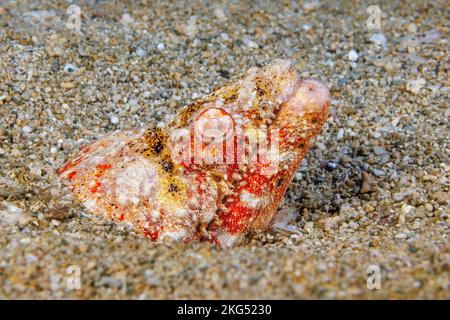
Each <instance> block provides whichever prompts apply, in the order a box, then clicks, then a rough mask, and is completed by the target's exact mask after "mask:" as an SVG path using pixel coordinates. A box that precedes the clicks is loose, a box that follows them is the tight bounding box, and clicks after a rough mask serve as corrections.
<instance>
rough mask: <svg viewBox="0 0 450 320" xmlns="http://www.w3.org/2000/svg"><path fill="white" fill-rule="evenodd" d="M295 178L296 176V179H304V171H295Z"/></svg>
mask: <svg viewBox="0 0 450 320" xmlns="http://www.w3.org/2000/svg"><path fill="white" fill-rule="evenodd" d="M294 178H295V181H300V180H302V173H301V172H297V173H295V176H294Z"/></svg>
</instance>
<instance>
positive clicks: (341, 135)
mask: <svg viewBox="0 0 450 320" xmlns="http://www.w3.org/2000/svg"><path fill="white" fill-rule="evenodd" d="M344 133H345V131H344V129H343V128H340V129H339V131H338V133H337V135H336V140H338V141H339V140H342V138H343V137H344Z"/></svg>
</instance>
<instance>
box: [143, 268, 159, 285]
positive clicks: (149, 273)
mask: <svg viewBox="0 0 450 320" xmlns="http://www.w3.org/2000/svg"><path fill="white" fill-rule="evenodd" d="M144 276H145V279H146V282H147V284H148V285H149V286H154V287H156V286H159V285H160V284H161V279H160V278H159V277H158V275H156V273H155V271H153V270H152V269H146V270H145V271H144Z"/></svg>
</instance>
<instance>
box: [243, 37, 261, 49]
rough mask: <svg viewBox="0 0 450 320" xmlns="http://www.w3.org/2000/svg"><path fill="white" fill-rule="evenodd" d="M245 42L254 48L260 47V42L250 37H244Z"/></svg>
mask: <svg viewBox="0 0 450 320" xmlns="http://www.w3.org/2000/svg"><path fill="white" fill-rule="evenodd" d="M243 42H244V44H245V45H246V46H247V47H249V48H252V49H256V48H258V44H257V43H256V42H255V41H253V40H251V39H249V38H244V40H243Z"/></svg>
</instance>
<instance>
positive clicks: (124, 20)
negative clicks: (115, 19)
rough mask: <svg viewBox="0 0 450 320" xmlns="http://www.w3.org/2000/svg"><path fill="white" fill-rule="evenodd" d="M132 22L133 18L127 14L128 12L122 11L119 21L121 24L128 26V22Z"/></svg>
mask: <svg viewBox="0 0 450 320" xmlns="http://www.w3.org/2000/svg"><path fill="white" fill-rule="evenodd" d="M133 22H134V18H133V17H132V16H131V15H130V14H128V13H124V14H123V15H122V18H120V23H121V24H123V25H124V26H128V25H129V24H131V23H133Z"/></svg>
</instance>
